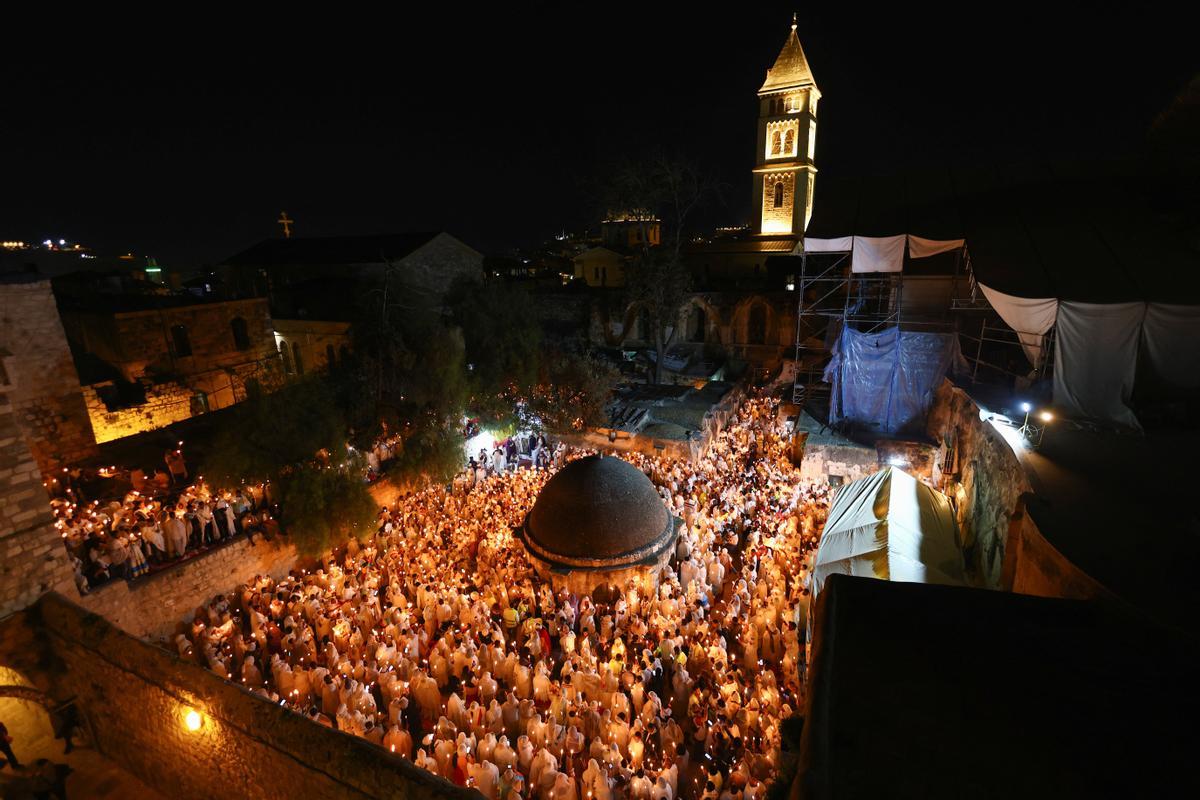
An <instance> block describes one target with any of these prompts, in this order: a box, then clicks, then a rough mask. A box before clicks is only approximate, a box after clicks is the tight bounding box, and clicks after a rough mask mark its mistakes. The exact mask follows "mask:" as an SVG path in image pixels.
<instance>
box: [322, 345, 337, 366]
mask: <svg viewBox="0 0 1200 800" xmlns="http://www.w3.org/2000/svg"><path fill="white" fill-rule="evenodd" d="M325 366H327V367H329V368H330V369H333V368H334V367H336V366H337V357H336V356H334V354H333V345H331V344H327V345H325Z"/></svg>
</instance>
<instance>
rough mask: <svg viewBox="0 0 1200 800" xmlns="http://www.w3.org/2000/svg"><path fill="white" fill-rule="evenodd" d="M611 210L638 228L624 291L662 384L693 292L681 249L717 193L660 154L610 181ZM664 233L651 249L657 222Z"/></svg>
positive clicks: (621, 169)
mask: <svg viewBox="0 0 1200 800" xmlns="http://www.w3.org/2000/svg"><path fill="white" fill-rule="evenodd" d="M609 180H610V183H609V187H608V189H609V190H608V193H607V194H608V204H609V209H610V210H613V211H621V212H623V213H625V214H626V215H627V217H628V218H631V219H632V220H634V221H636V222H638V223H639V225H640V228H641V231H640V232H641V236H640V237H639V239H640V241H639V248H638V252H637V254H636V256H635V258H634V261H633V264H632V265H631V266H630V269H628V270H627V271H626V275H625V285H626V291H627V299H628V302H629V303H630V304H632V305H636V306H637V307H638V308H639V309H641V310H642V311H643V312H644V313H645V318H646V319H647V320H648V321H649V323H650V328H651V330H650V335H651V338H652V340H653V342H654V352H655V363H654V382H655V383H662V377H663V360H664V358H665V356H666V353H667V350H668V349H670V347H671V345H672V344H674V343H675V340H676V338H677V337H678V335H679V327H680V326H679V325H678V317H679V312H680V309H681V308H682V307H683V304H684V302H685V301H686V300H687V297H688V294H689V292H690V291H691V288H692V281H691V273H690V271H689V269H688V267H687V265H686V264H685V263H684V260H683V244H684V242H685V241H686V237H687V230H688V228H687V226H688V221H689V218H690V217H691V216H692V213H693V212H694V211H695V210H696V209H697V208H698V207H699V206H700V205H701V204H702V203H703V202H704V201H705V200H706V199H708V198H709V197H710V196H711V195H713V194H714V193H715V192H716V184H715V183H714V182H713V181H712V179H711V178H709V177H708V176H706V175H704V174H703V173H702V172H701V171H700V170H699V169H698V168H697V167H696V165H694V164H693V163H691V162H690V161H688V160H686V159H685V158H683V157H681V156H678V155H674V154H667V153H661V152H660V153H657V154H655V155H654V156H652V157H650V158H648V159H646V160H645V161H641V162H626V163H624V164H621V165H619V166H618V167H617V168H616V169H615V170H614V171H613V172H612V173H611V176H610V179H609ZM656 221H658V222H660V224H661V225H662V226H663V227H665V228H666V236H665V239H664V241H663V242H662V244H660V245H654V244H652V243H651V238H650V228H651V226H652V225H653V224H654V223H655V222H656Z"/></svg>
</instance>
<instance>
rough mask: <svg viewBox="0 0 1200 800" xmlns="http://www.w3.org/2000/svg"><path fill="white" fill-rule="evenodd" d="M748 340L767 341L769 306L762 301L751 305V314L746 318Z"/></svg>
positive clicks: (753, 341)
mask: <svg viewBox="0 0 1200 800" xmlns="http://www.w3.org/2000/svg"><path fill="white" fill-rule="evenodd" d="M746 342H747V343H748V344H766V343H767V307H766V306H764V305H763V304H762V303H755V304H754V305H752V306H750V315H749V318H748V319H747V320H746Z"/></svg>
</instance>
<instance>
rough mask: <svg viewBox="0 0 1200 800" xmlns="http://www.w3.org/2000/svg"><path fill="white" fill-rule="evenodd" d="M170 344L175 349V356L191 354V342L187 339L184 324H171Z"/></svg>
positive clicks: (184, 356) (182, 356) (186, 330)
mask: <svg viewBox="0 0 1200 800" xmlns="http://www.w3.org/2000/svg"><path fill="white" fill-rule="evenodd" d="M171 345H172V347H173V348H174V350H175V357H176V358H186V357H187V356H190V355H191V354H192V342H191V340H190V339H188V329H187V326H186V325H172V326H171Z"/></svg>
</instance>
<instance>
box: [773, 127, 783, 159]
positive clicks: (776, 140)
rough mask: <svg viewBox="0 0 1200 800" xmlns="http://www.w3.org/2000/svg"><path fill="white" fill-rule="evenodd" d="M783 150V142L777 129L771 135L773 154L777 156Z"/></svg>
mask: <svg viewBox="0 0 1200 800" xmlns="http://www.w3.org/2000/svg"><path fill="white" fill-rule="evenodd" d="M782 152H783V142H782V140H781V139H780V137H779V131H775V133H774V134H772V135H771V155H773V156H777V155H779V154H780V153H782Z"/></svg>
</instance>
